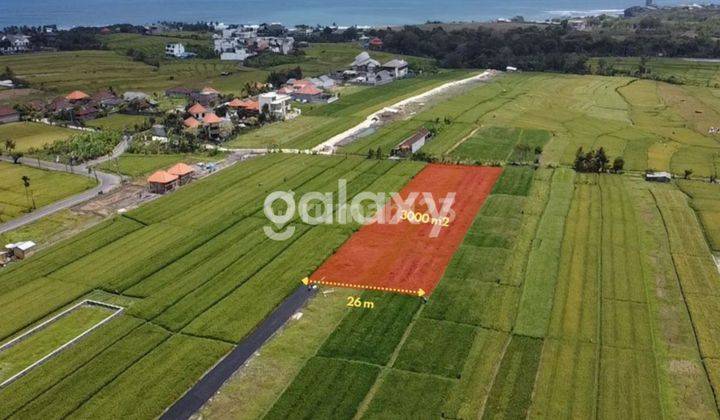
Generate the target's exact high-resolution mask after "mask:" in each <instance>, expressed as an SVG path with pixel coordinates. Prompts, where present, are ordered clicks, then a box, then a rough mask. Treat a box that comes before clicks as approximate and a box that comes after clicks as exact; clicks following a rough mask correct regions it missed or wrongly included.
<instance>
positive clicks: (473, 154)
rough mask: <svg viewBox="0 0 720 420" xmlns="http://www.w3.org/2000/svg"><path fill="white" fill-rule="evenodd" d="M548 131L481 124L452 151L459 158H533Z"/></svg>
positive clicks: (532, 159) (513, 159) (526, 159)
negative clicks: (487, 126)
mask: <svg viewBox="0 0 720 420" xmlns="http://www.w3.org/2000/svg"><path fill="white" fill-rule="evenodd" d="M549 140H550V133H548V132H547V131H543V130H530V129H518V128H507V127H489V128H483V129H481V130H479V131H478V132H476V133H475V134H473V135H472V136H470V138H468V139H467V140H465V141H464V142H463V143H461V144H460V145H459V146H458V147H457V148H456V149H455V150H453V151H452V152H451V156H453V157H454V158H455V159H457V160H460V161H474V162H533V161H534V160H535V156H536V155H538V154H540V153H539V152H541V151H542V148H543V146H545V144H546V143H547V142H548V141H549Z"/></svg>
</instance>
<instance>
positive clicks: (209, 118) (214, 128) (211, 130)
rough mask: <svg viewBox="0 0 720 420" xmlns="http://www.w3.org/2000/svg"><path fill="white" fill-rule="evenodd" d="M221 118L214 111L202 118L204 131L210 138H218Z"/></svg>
mask: <svg viewBox="0 0 720 420" xmlns="http://www.w3.org/2000/svg"><path fill="white" fill-rule="evenodd" d="M221 122H222V120H221V119H220V117H218V116H217V115H215V113H212V112H210V113H207V114H205V118H203V124H204V125H205V131H206V132H207V136H208V138H209V139H211V140H217V139H219V138H220V123H221Z"/></svg>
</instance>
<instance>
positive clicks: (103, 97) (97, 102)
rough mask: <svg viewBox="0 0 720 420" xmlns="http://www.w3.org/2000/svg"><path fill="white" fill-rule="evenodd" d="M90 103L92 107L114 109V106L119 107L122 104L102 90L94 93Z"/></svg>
mask: <svg viewBox="0 0 720 420" xmlns="http://www.w3.org/2000/svg"><path fill="white" fill-rule="evenodd" d="M90 102H91V103H92V104H93V105H94V106H99V107H102V108H114V107H116V106H119V105H120V104H122V99H120V98H118V97H117V96H115V94H114V93H112V92H110V91H108V90H104V91H100V92H97V93H95V94H94V95H93V96H92V97H91V98H90Z"/></svg>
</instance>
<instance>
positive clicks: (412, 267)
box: [307, 164, 502, 296]
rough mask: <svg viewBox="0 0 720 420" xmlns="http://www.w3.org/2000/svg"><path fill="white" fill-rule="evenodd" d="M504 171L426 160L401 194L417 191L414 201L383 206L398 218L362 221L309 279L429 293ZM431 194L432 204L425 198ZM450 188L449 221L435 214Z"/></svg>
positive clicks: (359, 286)
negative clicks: (356, 229)
mask: <svg viewBox="0 0 720 420" xmlns="http://www.w3.org/2000/svg"><path fill="white" fill-rule="evenodd" d="M501 173H502V168H489V167H477V166H459V165H438V164H431V165H427V166H426V167H425V168H424V169H423V170H422V171H421V172H420V173H419V174H418V175H417V176H416V177H415V178H414V179H413V180H412V181H410V182H409V183H408V184H407V185H406V186H405V188H403V190H402V191H401V192H400V193H399V196H400V197H401V198H402V199H407V198H408V197H410V196H411V194H412V193H419V197H418V199H417V200H415V204H414V205H413V206H412V207H409V208H401V207H398V205H396V203H395V202H394V201H391V202H389V203H388V204H387V205H386V206H385V208H384V209H383V212H384V214H386V215H391V216H396V215H397V217H396V219H397V220H398V223H396V224H392V223H389V220H390V218H389V217H386V221H385V223H372V224H368V225H365V226H363V227H362V228H361V229H360V230H359V231H358V232H357V233H355V234H354V235H353V236H352V237H351V238H350V239H349V240H348V241H347V242H346V243H345V244H344V245H343V246H342V247H341V248H340V250H339V251H338V252H337V253H335V255H333V256H332V257H330V258H329V259H328V260H327V261H326V262H325V263H324V264H323V265H322V266H321V267H320V268H319V269H318V270H317V271H315V272H314V273H313V274H312V275H311V276H310V277H309V279H307V282H309V283H315V284H321V285H330V286H338V287H349V288H356V289H368V290H383V291H388V292H394V293H403V294H410V295H417V296H423V295H429V294H431V293H432V291H433V290H434V289H435V286H436V285H437V282H438V281H439V280H440V278H441V277H442V275H443V273H444V272H445V268H446V267H447V265H448V263H449V262H450V259H451V258H452V255H453V254H454V253H455V251H456V250H457V248H458V247H459V246H460V243H461V242H462V240H463V238H464V237H465V234H466V232H467V230H468V229H469V228H470V225H471V224H472V222H473V220H474V218H475V215H476V214H477V212H478V211H479V210H480V207H481V206H482V204H483V203H484V202H485V198H486V197H487V196H488V195H489V194H490V191H491V190H492V188H493V185H494V184H495V182H496V181H497V179H498V178H499V177H500V174H501ZM428 193H429V194H432V197H434V200H435V202H434V203H435V207H434V208H433V206H432V204H431V205H430V207H428V203H427V202H425V200H424V199H423V197H424V196H426V195H427V194H428ZM450 193H454V194H455V196H454V201H453V204H452V207H451V210H452V212H450V217H449V220H445V219H444V218H443V217H433V215H436V216H437V215H438V212H437V210H438V209H439V208H440V206H441V204H440V202H439V200H440V199H442V198H445V197H447V196H448V194H450ZM398 213H399V214H398ZM453 213H454V214H453ZM433 232H435V234H436V236H435V237H433V235H432V234H433Z"/></svg>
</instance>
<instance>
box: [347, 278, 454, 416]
mask: <svg viewBox="0 0 720 420" xmlns="http://www.w3.org/2000/svg"><path fill="white" fill-rule="evenodd" d="M440 281H442V279H440ZM438 283H439V282H438ZM423 309H425V305H424V304H423V305H420V307H418V309H417V310H416V311H415V313H414V314H413V317H412V319H411V320H410V323H409V324H408V326H407V328H405V331H404V332H403V335H402V337H400V341H398V344H397V345H396V346H395V349H394V350H393V352H392V354H390V358H389V359H388V361H387V363H385V365H384V366H380V373H379V374H378V376H377V377H376V378H375V382H374V383H373V385H372V386H371V387H370V389H369V390H368V392H367V394H365V397H363V399H362V401H361V402H360V404H359V405H358V407H357V411H356V412H355V415H354V416H353V420H359V419H360V418H362V416H363V414H365V412H366V411H367V409H368V408H369V407H370V403H371V402H372V400H373V398H374V397H375V394H376V393H377V390H378V389H379V388H380V385H381V384H382V383H383V380H384V379H385V376H387V374H388V372H389V371H390V370H392V369H393V365H394V364H395V361H396V360H397V358H398V355H399V354H400V350H402V347H403V345H404V344H405V341H407V338H408V337H409V336H410V332H411V331H412V329H413V327H414V326H415V323H416V322H417V320H418V319H419V318H420V314H421V312H422V310H423ZM396 370H400V369H396ZM408 372H409V371H408Z"/></svg>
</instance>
